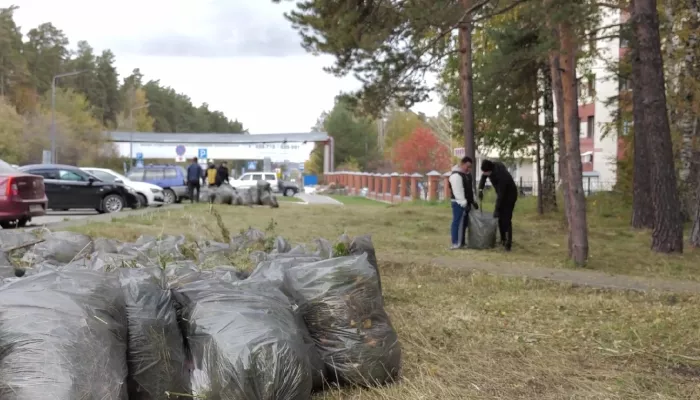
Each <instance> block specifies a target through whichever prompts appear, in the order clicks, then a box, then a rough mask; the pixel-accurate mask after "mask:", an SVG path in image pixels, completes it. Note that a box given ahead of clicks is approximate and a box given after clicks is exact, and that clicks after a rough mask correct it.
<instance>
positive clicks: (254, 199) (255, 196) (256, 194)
mask: <svg viewBox="0 0 700 400" xmlns="http://www.w3.org/2000/svg"><path fill="white" fill-rule="evenodd" d="M249 192H250V198H251V202H250V204H251V205H254V206H259V205H260V190H258V188H255V187H254V188H251V189H250V190H249Z"/></svg>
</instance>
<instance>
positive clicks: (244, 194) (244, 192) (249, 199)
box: [238, 189, 257, 206]
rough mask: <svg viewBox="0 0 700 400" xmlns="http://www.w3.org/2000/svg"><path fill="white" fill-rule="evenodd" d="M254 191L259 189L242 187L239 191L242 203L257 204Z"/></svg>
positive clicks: (245, 204) (246, 204)
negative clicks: (254, 199)
mask: <svg viewBox="0 0 700 400" xmlns="http://www.w3.org/2000/svg"><path fill="white" fill-rule="evenodd" d="M253 192H255V193H257V190H253V189H241V190H239V191H238V194H239V195H240V196H241V205H244V206H252V205H253V204H255V203H254V202H253Z"/></svg>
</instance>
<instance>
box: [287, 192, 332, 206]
mask: <svg viewBox="0 0 700 400" xmlns="http://www.w3.org/2000/svg"><path fill="white" fill-rule="evenodd" d="M297 197H298V198H300V199H302V200H303V201H304V202H306V203H307V204H313V205H332V206H342V205H343V203H341V202H339V201H338V200H336V199H333V198H330V197H328V196H324V195H322V194H306V193H299V194H297Z"/></svg>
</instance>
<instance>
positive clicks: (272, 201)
mask: <svg viewBox="0 0 700 400" xmlns="http://www.w3.org/2000/svg"><path fill="white" fill-rule="evenodd" d="M260 204H262V205H263V206H268V207H270V208H279V206H280V204H279V202H278V201H277V197H275V195H274V194H272V193H271V192H262V193H261V194H260Z"/></svg>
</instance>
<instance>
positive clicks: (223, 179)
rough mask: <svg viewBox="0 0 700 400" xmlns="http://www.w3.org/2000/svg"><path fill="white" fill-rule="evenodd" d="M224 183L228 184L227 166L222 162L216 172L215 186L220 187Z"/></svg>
mask: <svg viewBox="0 0 700 400" xmlns="http://www.w3.org/2000/svg"><path fill="white" fill-rule="evenodd" d="M224 183H226V184H228V165H226V161H222V162H221V164H220V165H219V168H218V169H217V170H216V183H215V184H216V186H221V185H222V184H224Z"/></svg>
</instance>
